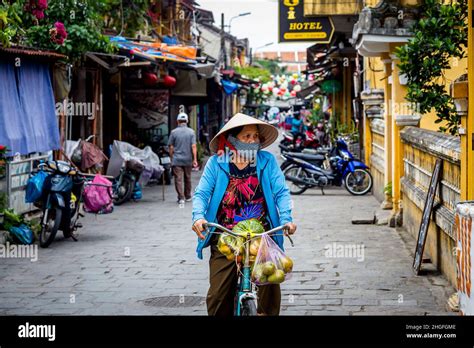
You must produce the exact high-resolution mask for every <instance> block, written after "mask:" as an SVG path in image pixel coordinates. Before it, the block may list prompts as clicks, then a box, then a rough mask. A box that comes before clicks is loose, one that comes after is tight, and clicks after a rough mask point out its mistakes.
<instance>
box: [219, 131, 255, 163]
mask: <svg viewBox="0 0 474 348" xmlns="http://www.w3.org/2000/svg"><path fill="white" fill-rule="evenodd" d="M227 140H229V142H230V143H231V144H232V145H233V146H234V147H235V149H236V150H237V154H239V156H242V157H244V158H245V159H249V160H254V159H255V157H256V155H257V151H258V150H260V147H261V144H260V143H251V144H249V143H243V142H241V141H240V140H239V139H237V138H236V137H234V136H232V135H229V136H228V137H227Z"/></svg>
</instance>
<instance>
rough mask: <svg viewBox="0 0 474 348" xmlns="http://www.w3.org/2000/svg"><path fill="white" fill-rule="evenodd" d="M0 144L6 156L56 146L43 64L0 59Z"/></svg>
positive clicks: (50, 90) (46, 69)
mask: <svg viewBox="0 0 474 348" xmlns="http://www.w3.org/2000/svg"><path fill="white" fill-rule="evenodd" d="M0 144H1V145H6V146H7V147H8V148H9V150H10V152H9V154H8V155H15V154H16V153H19V154H21V155H27V154H29V153H33V152H47V151H50V150H56V149H59V148H60V142H59V128H58V123H57V118H56V113H55V104H54V96H53V88H52V85H51V79H50V75H49V67H48V65H47V64H41V63H35V62H33V61H31V60H29V59H26V58H23V59H22V60H21V66H20V67H15V65H14V63H13V62H12V61H7V60H0Z"/></svg>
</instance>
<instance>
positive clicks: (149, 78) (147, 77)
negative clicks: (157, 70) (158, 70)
mask: <svg viewBox="0 0 474 348" xmlns="http://www.w3.org/2000/svg"><path fill="white" fill-rule="evenodd" d="M143 83H144V84H145V86H149V87H153V86H156V84H157V83H158V76H156V74H154V73H151V72H146V73H145V74H143Z"/></svg>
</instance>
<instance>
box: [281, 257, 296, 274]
mask: <svg viewBox="0 0 474 348" xmlns="http://www.w3.org/2000/svg"><path fill="white" fill-rule="evenodd" d="M280 262H281V266H282V267H283V272H285V273H290V272H291V271H292V270H293V260H292V259H290V258H289V257H288V256H285V257H282V258H281V259H280Z"/></svg>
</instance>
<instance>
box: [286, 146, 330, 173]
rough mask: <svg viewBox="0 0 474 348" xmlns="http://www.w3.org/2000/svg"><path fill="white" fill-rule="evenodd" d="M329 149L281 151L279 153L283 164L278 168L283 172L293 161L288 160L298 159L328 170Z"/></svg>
mask: <svg viewBox="0 0 474 348" xmlns="http://www.w3.org/2000/svg"><path fill="white" fill-rule="evenodd" d="M330 151H331V150H330V149H328V148H319V149H317V150H313V149H304V150H303V151H302V152H292V151H285V150H283V149H282V151H281V155H280V156H281V158H282V159H283V163H282V164H281V166H280V168H281V170H282V171H284V170H285V169H286V168H287V167H289V166H290V165H292V164H293V163H294V161H292V160H290V159H288V157H291V158H299V159H301V160H303V161H306V162H309V163H311V164H313V165H315V166H318V167H321V168H324V169H329V168H330V166H329V153H330Z"/></svg>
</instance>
